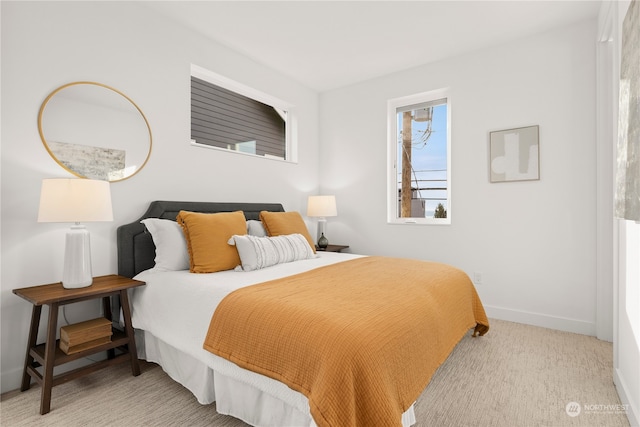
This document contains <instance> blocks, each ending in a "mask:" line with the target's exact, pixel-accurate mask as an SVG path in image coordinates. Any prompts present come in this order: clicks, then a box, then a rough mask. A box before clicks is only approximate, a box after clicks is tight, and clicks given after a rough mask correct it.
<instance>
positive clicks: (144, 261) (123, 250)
mask: <svg viewBox="0 0 640 427" xmlns="http://www.w3.org/2000/svg"><path fill="white" fill-rule="evenodd" d="M183 210H184V211H191V212H202V213H216V212H234V211H243V212H244V216H245V217H246V218H247V219H259V218H260V211H270V212H284V208H283V207H282V205H281V204H280V203H220V202H174V201H155V202H151V204H150V205H149V209H147V211H146V212H145V213H144V215H142V216H141V217H140V218H139V219H138V220H137V221H135V222H132V223H130V224H124V225H121V226H120V227H118V274H119V275H121V276H126V277H133V276H135V275H136V274H138V273H140V272H141V271H144V270H147V269H149V268H151V267H153V266H154V265H155V261H154V260H155V256H156V247H155V245H154V244H153V239H152V238H151V234H149V233H148V232H147V229H146V228H145V226H144V224H141V223H140V220H142V219H145V218H163V219H171V220H174V221H175V219H176V217H177V216H178V213H179V212H180V211H183Z"/></svg>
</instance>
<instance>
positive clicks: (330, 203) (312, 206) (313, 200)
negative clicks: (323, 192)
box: [307, 196, 338, 249]
mask: <svg viewBox="0 0 640 427" xmlns="http://www.w3.org/2000/svg"><path fill="white" fill-rule="evenodd" d="M337 215H338V210H337V208H336V196H309V200H308V202H307V216H310V217H317V218H318V236H319V237H318V247H319V248H321V249H325V248H326V247H327V246H328V245H329V240H327V237H326V236H325V235H324V233H325V231H326V230H325V228H326V224H327V220H326V218H327V217H330V216H337Z"/></svg>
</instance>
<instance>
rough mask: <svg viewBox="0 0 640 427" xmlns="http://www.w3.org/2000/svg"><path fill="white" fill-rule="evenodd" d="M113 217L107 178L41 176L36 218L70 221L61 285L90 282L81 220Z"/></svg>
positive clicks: (87, 248) (85, 233)
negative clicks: (46, 177) (71, 223)
mask: <svg viewBox="0 0 640 427" xmlns="http://www.w3.org/2000/svg"><path fill="white" fill-rule="evenodd" d="M94 221H113V210H112V207H111V190H110V188H109V182H108V181H99V180H93V179H80V178H75V179H66V178H61V179H55V178H54V179H44V180H42V190H41V192H40V209H39V212H38V222H73V223H74V225H72V226H71V228H70V229H69V231H67V235H66V240H65V252H64V270H63V273H62V286H63V287H65V288H84V287H87V286H91V284H92V283H93V275H92V273H91V244H90V239H89V231H87V229H86V228H85V226H84V225H81V224H80V223H81V222H94Z"/></svg>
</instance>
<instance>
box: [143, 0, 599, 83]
mask: <svg viewBox="0 0 640 427" xmlns="http://www.w3.org/2000/svg"><path fill="white" fill-rule="evenodd" d="M143 4H144V5H145V6H147V7H149V8H152V9H154V10H156V11H157V12H159V13H161V14H163V15H166V16H167V17H169V18H171V19H173V20H175V21H178V22H180V23H181V24H183V25H186V26H188V27H190V28H192V29H193V30H195V31H197V32H199V33H201V34H203V35H205V36H207V37H209V38H211V39H213V40H216V41H217V42H219V43H221V44H222V45H225V46H227V47H229V48H232V49H234V50H235V51H238V52H240V53H242V54H244V55H246V56H248V57H249V58H252V59H253V60H255V61H257V62H259V63H262V64H264V65H267V66H268V67H270V68H272V69H275V70H277V71H279V72H281V73H283V74H285V75H287V76H289V77H291V78H293V79H295V80H297V81H298V82H300V83H302V84H304V85H305V86H308V87H310V88H312V89H315V90H317V91H319V92H322V91H327V90H331V89H335V88H338V87H342V86H346V85H350V84H353V83H357V82H360V81H364V80H368V79H371V78H375V77H379V76H382V75H385V74H389V73H393V72H396V71H399V70H403V69H407V68H411V67H414V66H418V65H422V64H426V63H430V62H435V61H439V60H442V59H444V58H448V57H453V56H456V55H461V54H464V53H467V52H470V51H474V50H478V49H482V48H486V47H490V46H496V45H500V44H503V43H506V42H508V41H509V40H513V39H517V38H521V37H526V36H529V35H533V34H536V33H541V32H544V31H547V30H550V29H553V28H555V27H560V26H564V25H567V24H571V23H575V22H579V21H582V20H586V19H590V18H595V17H596V16H597V14H598V10H599V8H600V1H599V0H587V1H581V0H554V1H542V0H533V1H519V0H511V1H481V0H474V1H452V0H449V1H149V2H144V3H143Z"/></svg>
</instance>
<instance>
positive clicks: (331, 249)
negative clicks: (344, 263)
mask: <svg viewBox="0 0 640 427" xmlns="http://www.w3.org/2000/svg"><path fill="white" fill-rule="evenodd" d="M348 247H349V246H348V245H346V246H345V245H328V246H327V247H326V248H320V247H318V245H316V251H320V252H342V250H344V249H347V248H348Z"/></svg>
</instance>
